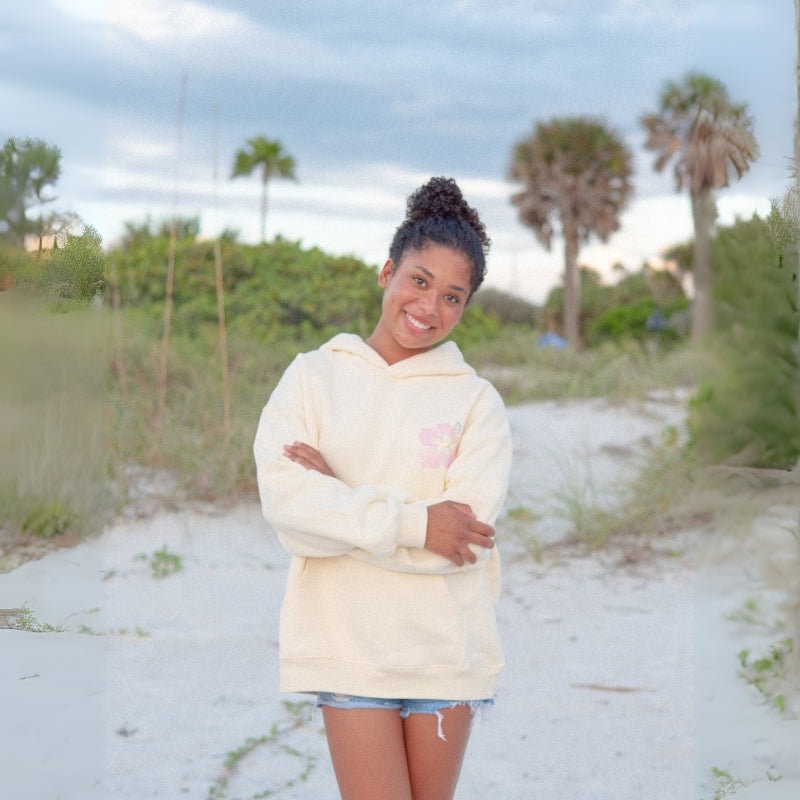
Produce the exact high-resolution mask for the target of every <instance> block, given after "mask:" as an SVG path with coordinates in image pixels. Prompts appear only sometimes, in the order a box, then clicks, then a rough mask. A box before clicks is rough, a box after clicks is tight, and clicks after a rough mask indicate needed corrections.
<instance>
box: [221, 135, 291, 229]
mask: <svg viewBox="0 0 800 800" xmlns="http://www.w3.org/2000/svg"><path fill="white" fill-rule="evenodd" d="M247 144H248V148H247V149H242V150H238V151H237V153H236V155H235V156H234V160H233V171H232V172H231V179H233V178H238V177H239V176H240V175H251V174H252V173H253V170H255V169H256V168H257V167H260V168H261V172H260V174H261V241H262V242H263V241H265V238H266V230H267V183H268V181H269V180H270V178H288V179H291V180H296V177H295V172H294V171H295V163H294V159H293V158H292V157H291V156H290V155H289V154H288V153H286V152H285V151H284V149H283V145H282V144H281V143H280V142H279V141H278V140H277V139H267V138H265V137H264V136H254V137H253V138H252V139H248V140H247Z"/></svg>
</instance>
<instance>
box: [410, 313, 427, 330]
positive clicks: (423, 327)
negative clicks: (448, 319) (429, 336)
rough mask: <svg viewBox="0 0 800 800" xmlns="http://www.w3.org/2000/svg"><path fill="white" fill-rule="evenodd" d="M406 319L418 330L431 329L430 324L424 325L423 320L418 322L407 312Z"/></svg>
mask: <svg viewBox="0 0 800 800" xmlns="http://www.w3.org/2000/svg"><path fill="white" fill-rule="evenodd" d="M406 319H407V320H408V321H409V322H410V323H411V324H412V325H413V326H414V327H415V328H416V329H417V330H418V331H429V330H430V329H431V326H430V325H423V324H422V323H421V322H417V320H415V319H414V317H412V316H411V315H410V314H408V313H406Z"/></svg>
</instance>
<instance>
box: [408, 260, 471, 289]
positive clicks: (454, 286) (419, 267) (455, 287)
mask: <svg viewBox="0 0 800 800" xmlns="http://www.w3.org/2000/svg"><path fill="white" fill-rule="evenodd" d="M417 269H418V270H419V271H420V272H423V273H425V275H427V276H428V277H429V278H433V280H436V276H435V275H434V274H433V273H432V272H431V271H430V270H427V269H425V267H421V266H418V267H417ZM447 288H448V289H452V290H453V291H455V292H462V293H463V294H466V293H467V290H466V289H465V288H464V287H463V286H459V285H458V284H455V283H451V284H450V286H448V287H447Z"/></svg>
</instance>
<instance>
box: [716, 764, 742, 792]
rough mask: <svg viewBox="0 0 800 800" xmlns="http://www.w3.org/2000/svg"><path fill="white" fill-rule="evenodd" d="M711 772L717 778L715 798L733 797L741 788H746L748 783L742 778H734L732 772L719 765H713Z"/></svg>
mask: <svg viewBox="0 0 800 800" xmlns="http://www.w3.org/2000/svg"><path fill="white" fill-rule="evenodd" d="M711 774H712V775H713V776H714V777H715V778H716V779H717V786H716V788H715V789H714V800H723V798H725V797H733V795H735V794H736V792H738V791H739V789H744V788H745V787H746V786H747V785H748V784H747V783H745V782H744V781H743V780H742V779H741V778H734V777H733V776H732V775H731V774H730V772H728V771H727V770H724V769H719V767H711Z"/></svg>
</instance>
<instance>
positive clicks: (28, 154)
mask: <svg viewBox="0 0 800 800" xmlns="http://www.w3.org/2000/svg"><path fill="white" fill-rule="evenodd" d="M60 175H61V150H59V148H58V147H56V146H55V145H49V144H47V142H45V141H44V140H42V139H31V138H29V137H28V138H25V139H16V138H13V137H12V138H10V139H7V140H6V143H5V145H3V147H2V149H0V221H2V222H4V223H5V227H6V229H7V231H8V238H10V239H11V240H12V241H13V242H14V243H15V244H17V245H20V246H22V245H23V244H24V242H25V235H26V234H28V233H37V234H38V235H39V239H40V242H41V235H42V228H43V223H42V221H41V220H40V221H39V223H36V222H34V221H32V220H30V219H28V217H27V215H26V212H27V210H28V209H29V208H32V207H34V206H37V205H41V204H44V203H50V202H52V201H53V200H54V199H55V198H54V197H45V196H44V190H45V188H46V187H48V186H55V184H56V182H57V181H58V179H59V177H60Z"/></svg>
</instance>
